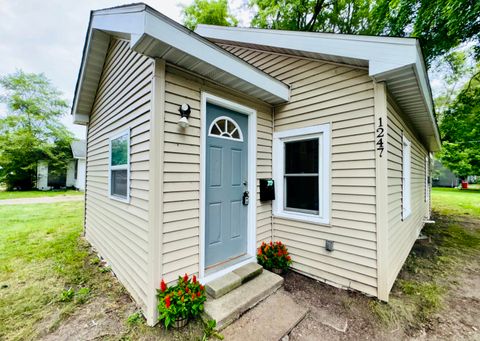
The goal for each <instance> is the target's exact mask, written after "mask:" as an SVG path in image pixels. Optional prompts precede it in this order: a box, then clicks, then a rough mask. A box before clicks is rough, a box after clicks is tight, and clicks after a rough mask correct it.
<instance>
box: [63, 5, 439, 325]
mask: <svg viewBox="0 0 480 341" xmlns="http://www.w3.org/2000/svg"><path fill="white" fill-rule="evenodd" d="M72 114H73V117H74V121H75V123H77V124H83V125H86V126H87V152H86V186H85V191H86V195H85V198H86V205H85V236H86V238H87V240H88V241H89V242H90V243H91V244H92V246H93V247H94V248H95V249H96V250H97V251H98V253H99V254H100V255H101V256H102V257H103V258H104V259H105V260H106V262H108V264H109V265H110V266H111V268H112V270H113V272H114V273H115V275H116V276H117V277H118V279H119V280H120V281H121V282H122V283H123V284H124V285H125V287H126V288H127V290H128V291H129V292H130V294H131V295H132V297H133V298H134V299H135V300H136V301H137V303H138V304H139V305H140V306H141V307H142V308H143V311H144V313H145V316H146V317H147V320H148V323H149V324H154V323H155V321H156V318H157V315H156V297H155V294H156V289H157V288H158V285H159V282H160V280H161V279H162V278H163V279H165V280H166V281H167V282H173V281H175V280H176V278H177V277H178V276H179V275H181V274H184V273H189V274H196V275H197V276H199V278H200V280H201V281H202V282H204V283H207V284H208V283H209V282H211V281H214V280H215V279H218V278H219V277H220V276H224V275H225V274H227V273H229V272H230V271H232V270H234V269H236V268H238V267H240V266H243V265H245V264H248V263H251V262H256V248H257V247H258V246H259V244H260V243H262V242H263V241H271V240H281V241H283V242H284V243H285V244H286V245H287V247H288V249H289V251H290V253H291V256H292V259H293V265H292V269H293V270H294V271H297V272H299V273H301V274H304V275H305V276H309V277H312V278H315V279H317V280H320V281H323V282H325V283H328V284H331V285H334V286H338V287H342V288H346V289H351V290H357V291H360V292H363V293H365V294H367V295H371V296H374V297H378V298H379V299H381V300H383V301H388V296H389V292H390V290H391V288H392V285H393V283H394V281H395V278H396V276H397V274H398V272H399V271H400V269H401V267H402V265H403V263H404V261H405V259H406V257H407V255H408V254H409V252H410V249H411V247H412V245H413V243H414V242H415V240H416V238H417V237H418V235H419V233H420V231H421V229H422V227H423V226H424V224H425V222H427V221H428V220H429V219H430V185H431V184H430V164H431V155H432V153H433V152H435V151H438V150H439V148H440V140H439V134H438V128H437V125H436V122H435V118H434V109H433V104H432V97H431V92H430V88H429V81H428V77H427V73H426V69H425V65H424V61H423V56H422V52H421V49H420V45H419V42H418V41H417V40H416V39H410V38H389V37H370V36H353V35H338V34H323V33H306V32H290V31H275V30H261V29H248V28H226V27H216V26H207V25H200V26H199V27H198V28H197V30H196V31H195V32H192V31H190V30H188V29H186V28H185V27H183V26H181V25H180V24H178V23H176V22H174V21H173V20H171V19H169V18H167V17H165V16H164V15H162V14H161V13H159V12H157V11H155V10H154V9H152V8H151V7H149V6H147V5H144V4H134V5H127V6H121V7H115V8H110V9H105V10H98V11H93V12H92V13H91V17H90V23H89V27H88V32H87V37H86V41H85V47H84V51H83V58H82V63H81V67H80V72H79V76H78V81H77V86H76V90H75V98H74V103H73V109H72ZM260 183H262V184H263V185H264V186H260ZM267 190H268V191H267ZM262 191H265V193H263V192H262ZM272 193H273V195H272ZM261 198H262V200H261Z"/></svg>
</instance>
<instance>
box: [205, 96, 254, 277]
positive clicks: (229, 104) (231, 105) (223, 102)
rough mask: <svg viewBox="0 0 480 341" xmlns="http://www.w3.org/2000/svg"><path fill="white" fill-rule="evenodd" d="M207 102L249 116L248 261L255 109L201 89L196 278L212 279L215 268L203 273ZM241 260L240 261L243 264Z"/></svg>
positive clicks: (250, 254)
mask: <svg viewBox="0 0 480 341" xmlns="http://www.w3.org/2000/svg"><path fill="white" fill-rule="evenodd" d="M207 103H210V104H215V105H218V106H220V107H223V108H226V109H230V110H233V111H236V112H238V113H241V114H245V115H247V116H248V157H247V159H248V192H249V193H250V204H249V205H248V213H247V214H248V218H247V221H248V226H247V255H248V257H249V258H248V259H247V260H246V261H245V262H247V263H248V262H250V261H251V258H252V257H253V258H254V257H255V256H256V240H257V239H256V214H257V143H256V142H257V111H256V110H255V109H253V108H249V107H246V106H244V105H241V104H239V103H236V102H233V101H230V100H227V99H224V98H222V97H219V96H215V95H213V94H210V93H208V92H202V98H201V105H200V240H199V244H200V255H199V256H200V257H199V259H200V265H199V280H200V281H205V280H211V279H213V278H216V277H218V276H221V275H218V276H217V272H216V273H214V274H210V275H209V276H205V217H206V215H205V193H206V190H205V185H206V151H205V147H206V144H207V127H206V119H207ZM245 262H241V263H240V264H242V265H243V264H246V263H245ZM238 266H239V265H238V264H234V265H232V266H231V267H228V268H226V269H222V270H220V271H219V273H222V274H224V273H227V272H229V271H232V270H233V269H235V267H238Z"/></svg>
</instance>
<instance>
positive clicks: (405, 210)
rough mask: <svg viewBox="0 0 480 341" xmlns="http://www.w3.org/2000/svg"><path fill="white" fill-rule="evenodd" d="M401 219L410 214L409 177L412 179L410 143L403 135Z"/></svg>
mask: <svg viewBox="0 0 480 341" xmlns="http://www.w3.org/2000/svg"><path fill="white" fill-rule="evenodd" d="M402 141H403V145H402V219H403V220H405V219H407V218H408V217H409V216H410V214H411V213H412V206H411V187H412V186H411V177H412V165H411V164H412V148H411V146H412V143H411V141H410V140H409V139H408V138H407V137H405V135H403V138H402Z"/></svg>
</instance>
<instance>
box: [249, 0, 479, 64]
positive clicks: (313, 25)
mask: <svg viewBox="0 0 480 341" xmlns="http://www.w3.org/2000/svg"><path fill="white" fill-rule="evenodd" d="M249 5H250V7H251V8H253V9H254V11H255V16H254V17H253V20H252V26H254V27H260V28H273V29H284V30H295V31H311V32H331V33H347V34H369V35H387V36H398V37H416V38H419V39H420V40H421V42H422V48H423V53H424V56H425V59H426V61H427V64H429V63H430V62H431V61H432V60H434V59H435V58H436V57H438V56H441V55H444V54H445V53H447V52H448V51H450V50H451V49H452V48H455V47H457V46H459V45H460V44H461V43H465V42H467V41H474V42H475V44H476V46H477V48H480V20H479V19H478V18H479V16H480V1H475V0H435V1H431V0H250V2H249ZM478 52H480V51H478Z"/></svg>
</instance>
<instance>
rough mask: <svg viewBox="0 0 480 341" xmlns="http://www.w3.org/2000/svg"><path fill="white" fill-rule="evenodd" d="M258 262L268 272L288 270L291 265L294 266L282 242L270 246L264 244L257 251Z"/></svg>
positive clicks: (269, 244) (271, 243)
mask: <svg viewBox="0 0 480 341" xmlns="http://www.w3.org/2000/svg"><path fill="white" fill-rule="evenodd" d="M257 261H258V264H260V265H261V266H263V267H264V268H265V269H267V270H271V269H281V270H287V269H288V267H289V266H290V264H292V259H291V258H290V255H289V254H288V250H287V247H286V246H285V245H284V244H282V242H280V241H277V242H275V243H273V242H270V243H268V244H267V243H265V242H263V243H262V245H261V246H260V247H259V248H258V250H257Z"/></svg>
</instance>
